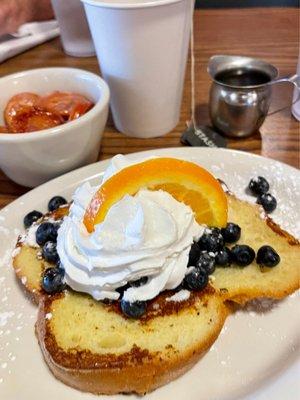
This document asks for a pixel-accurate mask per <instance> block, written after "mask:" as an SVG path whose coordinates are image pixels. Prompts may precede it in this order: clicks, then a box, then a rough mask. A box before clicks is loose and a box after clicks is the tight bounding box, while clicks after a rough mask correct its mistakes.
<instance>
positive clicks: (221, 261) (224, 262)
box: [215, 247, 232, 267]
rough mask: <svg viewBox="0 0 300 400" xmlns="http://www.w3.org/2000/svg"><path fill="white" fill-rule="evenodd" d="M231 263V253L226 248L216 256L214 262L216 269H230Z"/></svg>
mask: <svg viewBox="0 0 300 400" xmlns="http://www.w3.org/2000/svg"><path fill="white" fill-rule="evenodd" d="M231 261H232V256H231V251H230V250H229V248H228V247H224V248H223V249H222V250H220V251H219V252H218V253H217V254H216V258H215V262H216V265H217V266H218V267H230V265H231Z"/></svg>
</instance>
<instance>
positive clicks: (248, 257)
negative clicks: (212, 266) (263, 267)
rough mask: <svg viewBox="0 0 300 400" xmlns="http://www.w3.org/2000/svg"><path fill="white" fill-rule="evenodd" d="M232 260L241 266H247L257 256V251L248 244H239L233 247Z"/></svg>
mask: <svg viewBox="0 0 300 400" xmlns="http://www.w3.org/2000/svg"><path fill="white" fill-rule="evenodd" d="M231 254H232V260H233V261H234V262H235V263H236V264H237V265H239V266H240V267H246V265H249V264H251V263H252V261H253V260H254V258H255V251H254V250H253V249H252V248H251V247H250V246H248V245H246V244H237V245H235V246H234V247H233V248H232V249H231Z"/></svg>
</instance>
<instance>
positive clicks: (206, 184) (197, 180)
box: [83, 158, 228, 232]
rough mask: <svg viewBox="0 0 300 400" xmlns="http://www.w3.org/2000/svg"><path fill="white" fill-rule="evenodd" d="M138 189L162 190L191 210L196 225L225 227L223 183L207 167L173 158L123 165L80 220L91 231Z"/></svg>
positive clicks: (96, 196) (225, 207)
mask: <svg viewBox="0 0 300 400" xmlns="http://www.w3.org/2000/svg"><path fill="white" fill-rule="evenodd" d="M140 189H148V190H164V191H166V192H168V193H170V194H171V195H172V196H173V197H174V198H175V199H176V200H178V201H180V202H183V203H184V204H186V205H188V206H190V207H191V209H192V210H193V211H194V214H195V219H196V221H197V222H198V223H199V224H206V225H208V226H217V227H224V226H226V223H227V212H228V206H227V198H226V195H225V193H224V191H223V189H222V186H221V185H220V183H219V182H218V180H217V179H216V178H214V176H213V175H212V174H211V173H209V172H208V171H207V170H206V169H204V168H202V167H200V166H199V165H197V164H194V163H192V162H189V161H185V160H179V159H176V158H153V159H149V160H146V161H144V162H141V163H138V164H133V165H131V166H129V167H126V168H124V169H122V170H121V171H119V172H118V173H116V174H115V175H113V176H112V177H111V178H110V179H108V180H107V181H106V182H105V183H104V184H103V185H102V186H101V187H100V188H99V189H98V191H97V192H96V193H95V195H94V197H93V198H92V200H91V202H90V204H89V205H88V207H87V209H86V212H85V215H84V219H83V222H84V224H85V226H86V228H87V230H88V232H92V231H93V230H94V226H95V225H96V224H99V223H101V222H102V221H103V220H104V218H105V216H106V214H107V212H108V211H109V209H110V208H111V207H112V206H113V205H114V204H115V203H117V202H118V201H119V200H121V199H122V198H123V197H124V196H125V195H126V194H129V195H134V194H136V193H137V192H138V191H139V190H140Z"/></svg>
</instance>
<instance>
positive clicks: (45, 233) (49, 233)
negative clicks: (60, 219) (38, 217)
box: [35, 222, 59, 246]
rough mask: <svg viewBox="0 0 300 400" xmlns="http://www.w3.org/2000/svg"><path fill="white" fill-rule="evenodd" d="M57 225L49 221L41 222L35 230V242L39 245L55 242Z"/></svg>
mask: <svg viewBox="0 0 300 400" xmlns="http://www.w3.org/2000/svg"><path fill="white" fill-rule="evenodd" d="M58 228H59V225H57V224H52V223H51V222H43V223H42V224H41V225H40V226H39V227H38V228H37V231H36V234H35V236H36V242H37V244H39V245H40V246H43V245H44V244H45V243H46V242H48V241H51V242H56V239H57V231H58Z"/></svg>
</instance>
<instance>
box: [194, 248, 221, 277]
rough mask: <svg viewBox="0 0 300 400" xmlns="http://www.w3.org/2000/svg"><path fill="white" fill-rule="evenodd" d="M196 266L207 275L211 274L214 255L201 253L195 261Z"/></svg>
mask: <svg viewBox="0 0 300 400" xmlns="http://www.w3.org/2000/svg"><path fill="white" fill-rule="evenodd" d="M197 267H198V268H203V269H204V270H205V271H206V272H207V274H208V275H210V274H212V273H213V272H214V271H215V269H216V267H215V257H213V256H212V255H210V254H209V253H207V252H203V253H201V254H200V257H199V260H198V263H197Z"/></svg>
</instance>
